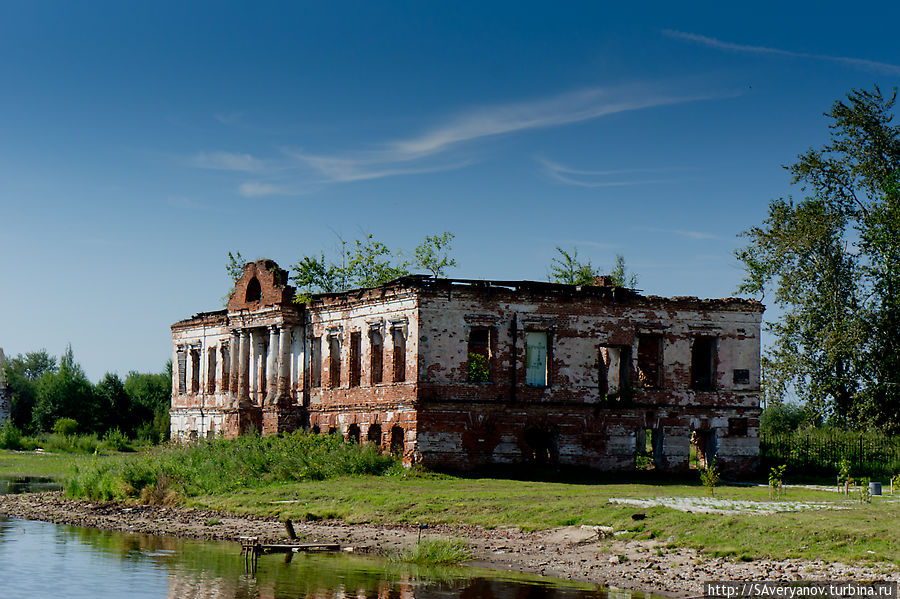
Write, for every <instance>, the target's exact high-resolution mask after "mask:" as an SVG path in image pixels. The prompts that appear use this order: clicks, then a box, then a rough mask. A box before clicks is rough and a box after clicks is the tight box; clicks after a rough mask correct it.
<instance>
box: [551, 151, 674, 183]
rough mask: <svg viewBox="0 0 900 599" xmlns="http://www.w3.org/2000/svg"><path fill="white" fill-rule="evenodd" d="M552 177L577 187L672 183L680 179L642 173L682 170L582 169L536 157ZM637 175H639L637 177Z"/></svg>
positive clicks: (559, 181)
mask: <svg viewBox="0 0 900 599" xmlns="http://www.w3.org/2000/svg"><path fill="white" fill-rule="evenodd" d="M535 160H537V161H538V162H539V163H540V164H541V166H543V167H544V173H546V174H547V175H548V176H549V177H550V178H551V179H553V180H554V181H557V182H558V183H564V184H566V185H575V186H577V187H588V188H598V187H628V186H631V185H647V184H654V183H672V182H674V181H677V180H678V179H673V178H665V179H659V178H646V177H641V176H640V175H646V174H659V173H664V172H672V171H681V170H684V169H676V168H658V169H652V168H634V169H619V170H599V171H597V170H581V169H574V168H570V167H568V166H565V165H562V164H560V163H558V162H554V161H552V160H548V159H546V158H541V157H537V158H535ZM635 175H637V177H635Z"/></svg>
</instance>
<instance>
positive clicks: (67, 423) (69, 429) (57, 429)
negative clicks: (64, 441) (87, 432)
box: [52, 418, 78, 436]
mask: <svg viewBox="0 0 900 599" xmlns="http://www.w3.org/2000/svg"><path fill="white" fill-rule="evenodd" d="M52 430H53V432H54V433H55V434H57V435H63V436H69V435H74V434H75V433H77V432H78V421H77V420H75V419H73V418H60V419H59V420H57V421H56V422H54V423H53V429H52Z"/></svg>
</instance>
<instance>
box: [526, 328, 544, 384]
mask: <svg viewBox="0 0 900 599" xmlns="http://www.w3.org/2000/svg"><path fill="white" fill-rule="evenodd" d="M547 351H548V343H547V333H545V332H535V331H528V332H526V333H525V364H526V368H525V382H526V383H527V384H528V385H529V386H531V387H546V386H547Z"/></svg>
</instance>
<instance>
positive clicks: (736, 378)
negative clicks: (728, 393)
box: [731, 368, 750, 385]
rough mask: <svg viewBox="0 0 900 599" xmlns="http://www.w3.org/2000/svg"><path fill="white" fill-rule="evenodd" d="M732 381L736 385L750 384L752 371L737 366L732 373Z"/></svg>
mask: <svg viewBox="0 0 900 599" xmlns="http://www.w3.org/2000/svg"><path fill="white" fill-rule="evenodd" d="M731 380H732V382H733V383H734V384H735V385H749V384H750V371H749V370H747V369H746V368H744V369H741V368H735V369H734V372H733V373H732V379H731Z"/></svg>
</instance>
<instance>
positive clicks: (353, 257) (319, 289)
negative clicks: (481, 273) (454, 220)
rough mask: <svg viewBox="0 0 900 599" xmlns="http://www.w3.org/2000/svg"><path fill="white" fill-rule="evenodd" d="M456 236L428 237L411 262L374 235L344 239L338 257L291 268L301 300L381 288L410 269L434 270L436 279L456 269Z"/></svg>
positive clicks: (321, 256) (306, 261) (314, 258)
mask: <svg viewBox="0 0 900 599" xmlns="http://www.w3.org/2000/svg"><path fill="white" fill-rule="evenodd" d="M452 241H453V234H452V233H450V232H449V231H446V232H444V233H442V234H440V235H433V236H430V235H429V236H426V237H425V240H424V241H423V242H422V243H421V244H419V245H418V246H417V247H416V249H415V250H414V255H415V260H414V261H410V260H408V259H407V258H406V257H405V256H406V254H405V253H404V252H403V251H402V250H391V249H390V248H389V247H388V246H387V245H385V244H384V243H382V242H380V241H378V240H376V239H375V238H374V236H373V235H372V234H367V235H365V236H364V237H363V238H362V239H356V240H354V241H353V242H347V241H345V240H343V239H340V250H339V252H338V254H337V256H336V257H335V258H334V259H332V260H328V259H326V257H325V254H324V253H320V254H319V255H318V256H315V255H313V256H303V257H302V258H301V259H300V260H299V261H298V262H297V263H296V264H294V265H293V266H292V267H291V280H292V281H293V283H294V284H295V285H296V286H297V289H298V292H299V293H298V296H297V299H298V300H299V301H306V299H308V297H309V295H310V294H313V293H335V292H339V291H347V290H348V289H358V288H362V287H377V286H378V285H383V284H385V283H387V282H388V281H391V280H393V279H396V278H398V277H402V276H405V275H408V274H410V268H418V269H422V270H427V271H430V272H431V273H432V274H433V275H434V276H436V277H437V276H443V274H444V272H445V271H446V270H447V269H448V268H451V267H454V266H456V260H455V259H453V258H452V257H451V256H450V252H451V248H452Z"/></svg>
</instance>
